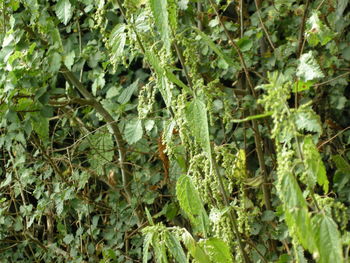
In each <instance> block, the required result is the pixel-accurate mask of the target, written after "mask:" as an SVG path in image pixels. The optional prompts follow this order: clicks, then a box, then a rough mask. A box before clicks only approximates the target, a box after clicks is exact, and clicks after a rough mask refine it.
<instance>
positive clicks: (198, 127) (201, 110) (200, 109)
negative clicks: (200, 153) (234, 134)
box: [186, 97, 211, 158]
mask: <svg viewBox="0 0 350 263" xmlns="http://www.w3.org/2000/svg"><path fill="white" fill-rule="evenodd" d="M186 118H187V121H188V124H189V127H190V129H191V133H192V135H193V136H194V138H195V140H196V142H197V143H198V144H199V145H200V146H201V147H202V148H203V150H204V152H205V153H206V154H207V157H208V158H211V148H210V140H209V129H208V118H207V110H206V107H205V104H204V102H203V101H202V100H201V99H200V98H199V97H196V98H194V99H193V101H191V102H190V103H188V104H187V106H186Z"/></svg>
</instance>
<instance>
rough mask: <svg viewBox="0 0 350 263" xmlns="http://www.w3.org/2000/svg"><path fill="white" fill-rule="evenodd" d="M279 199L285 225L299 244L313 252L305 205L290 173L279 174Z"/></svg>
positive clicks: (309, 223) (308, 216) (309, 220)
mask: <svg viewBox="0 0 350 263" xmlns="http://www.w3.org/2000/svg"><path fill="white" fill-rule="evenodd" d="M279 183H280V189H279V190H280V191H279V195H280V198H281V199H282V200H283V202H284V212H285V218H286V223H287V225H288V227H289V228H290V229H291V232H293V233H295V234H296V236H297V237H298V239H299V241H300V243H301V244H302V245H303V247H304V248H307V249H308V250H309V251H311V252H314V251H315V241H314V235H313V233H312V229H311V219H310V215H309V213H308V208H307V203H306V200H305V198H304V196H303V193H302V191H301V189H300V187H299V185H298V182H297V180H296V179H295V178H294V175H293V174H292V173H291V172H284V173H283V174H279Z"/></svg>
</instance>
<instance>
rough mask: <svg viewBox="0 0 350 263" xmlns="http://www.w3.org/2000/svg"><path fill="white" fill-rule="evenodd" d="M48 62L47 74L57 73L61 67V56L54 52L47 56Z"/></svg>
mask: <svg viewBox="0 0 350 263" xmlns="http://www.w3.org/2000/svg"><path fill="white" fill-rule="evenodd" d="M48 62H49V68H48V70H49V72H51V73H57V72H58V71H59V69H60V67H61V55H60V54H59V53H57V52H54V53H52V54H50V55H49V56H48Z"/></svg>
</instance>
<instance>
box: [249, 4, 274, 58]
mask: <svg viewBox="0 0 350 263" xmlns="http://www.w3.org/2000/svg"><path fill="white" fill-rule="evenodd" d="M254 2H255V7H256V12H257V13H258V17H259V21H260V24H261V28H262V29H263V31H264V33H265V35H266V38H267V40H268V42H269V44H270V46H271V48H272V49H273V51H275V46H274V45H273V42H272V40H271V38H270V34H269V32H268V31H267V28H266V27H265V24H264V22H263V21H262V18H261V12H260V5H259V3H258V1H257V0H254Z"/></svg>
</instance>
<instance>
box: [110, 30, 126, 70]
mask: <svg viewBox="0 0 350 263" xmlns="http://www.w3.org/2000/svg"><path fill="white" fill-rule="evenodd" d="M125 29H126V25H125V24H117V25H116V26H115V27H114V28H113V30H112V32H111V34H110V36H109V40H108V45H109V46H110V47H111V51H112V57H111V58H110V60H111V62H112V63H115V64H116V63H118V62H120V58H121V57H122V55H123V53H124V47H125V43H126V37H127V34H126V33H125Z"/></svg>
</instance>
